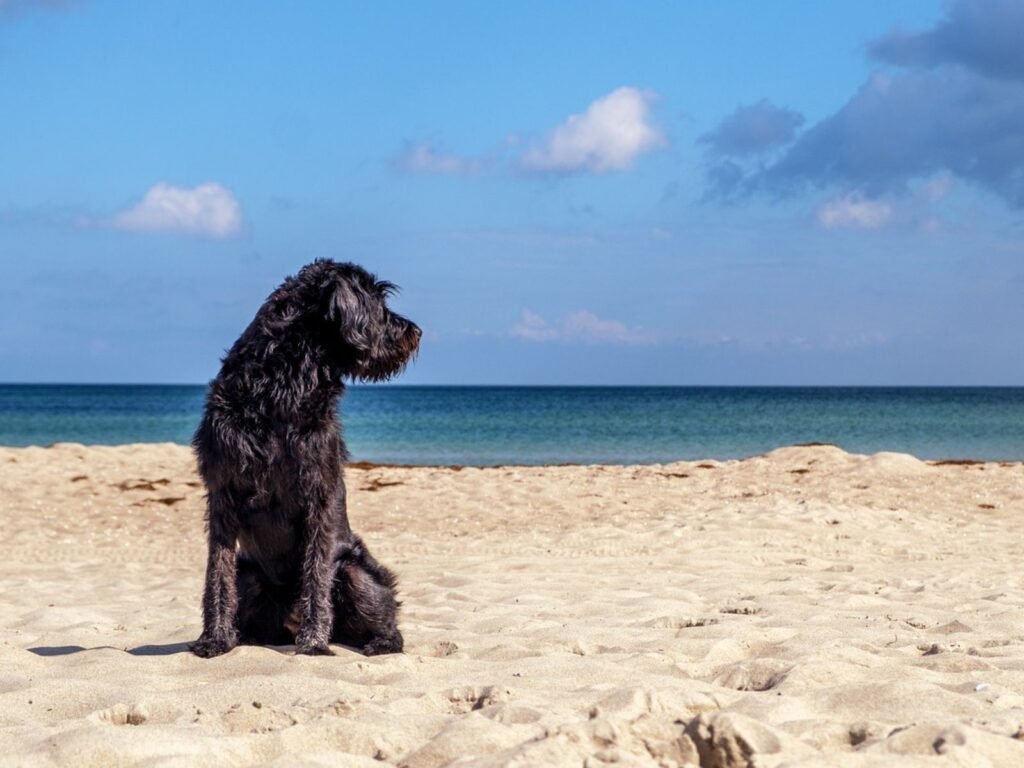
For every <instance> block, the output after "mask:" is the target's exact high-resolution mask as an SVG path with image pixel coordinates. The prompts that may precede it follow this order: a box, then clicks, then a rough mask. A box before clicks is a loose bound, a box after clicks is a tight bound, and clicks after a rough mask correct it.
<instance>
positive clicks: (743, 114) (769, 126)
mask: <svg viewBox="0 0 1024 768" xmlns="http://www.w3.org/2000/svg"><path fill="white" fill-rule="evenodd" d="M803 124H804V116H803V115H801V114H800V113H799V112H795V111H793V110H791V109H786V108H785V107H777V106H775V105H774V104H772V103H771V102H770V101H768V99H761V100H760V101H759V102H757V103H756V104H751V105H749V106H745V107H739V108H738V109H737V110H736V111H735V112H733V113H732V114H731V115H729V116H728V117H726V118H725V119H724V120H723V121H722V122H721V123H720V124H719V125H718V127H717V128H715V129H714V130H713V131H709V132H708V133H705V134H704V135H703V136H701V137H700V139H699V141H700V142H701V143H702V144H706V145H707V146H708V149H709V151H711V152H712V153H714V154H716V155H731V156H734V157H743V156H747V155H756V154H760V153H762V152H766V151H768V150H772V149H775V148H777V147H780V146H783V145H785V144H789V143H790V142H791V141H793V139H794V137H795V136H796V132H797V129H799V128H800V126H801V125H803Z"/></svg>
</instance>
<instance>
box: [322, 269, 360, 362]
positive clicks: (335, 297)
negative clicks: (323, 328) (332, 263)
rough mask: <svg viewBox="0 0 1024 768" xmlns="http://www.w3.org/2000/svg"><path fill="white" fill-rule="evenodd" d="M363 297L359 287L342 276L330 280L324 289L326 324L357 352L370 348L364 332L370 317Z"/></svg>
mask: <svg viewBox="0 0 1024 768" xmlns="http://www.w3.org/2000/svg"><path fill="white" fill-rule="evenodd" d="M365 298H366V297H365V296H364V294H363V292H362V290H361V289H360V288H358V287H357V286H355V285H354V284H353V283H352V282H351V281H350V280H347V279H345V278H344V277H342V276H338V277H336V278H335V279H333V280H331V281H330V282H329V283H328V284H327V286H326V287H325V290H324V316H325V317H326V319H327V323H328V325H330V326H331V327H332V328H334V329H336V330H337V332H338V334H339V335H340V336H341V338H342V339H343V340H344V341H345V342H346V343H347V344H348V345H349V346H351V347H353V348H354V349H356V350H357V351H359V352H366V351H367V350H369V349H370V339H369V338H368V337H367V334H366V331H367V328H368V326H369V321H370V318H369V316H368V315H367V311H366V301H365Z"/></svg>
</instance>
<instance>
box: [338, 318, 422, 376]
mask: <svg viewBox="0 0 1024 768" xmlns="http://www.w3.org/2000/svg"><path fill="white" fill-rule="evenodd" d="M419 344H420V329H419V328H418V327H417V326H416V325H415V324H413V323H410V322H409V321H407V320H403V321H402V327H401V329H400V330H399V331H398V333H397V334H395V335H394V336H389V338H388V339H387V340H386V341H385V342H384V343H383V344H382V345H381V349H377V350H373V351H372V352H371V353H370V354H369V356H367V357H366V358H365V359H364V360H363V361H362V363H361V365H360V366H359V367H358V369H357V370H356V371H355V373H354V377H355V378H356V379H360V380H361V381H368V382H375V381H387V380H388V379H390V378H392V377H393V376H395V375H397V374H398V373H400V372H401V371H402V370H404V369H405V366H406V365H408V363H409V361H410V360H412V359H413V358H414V357H415V356H416V353H417V352H418V351H419Z"/></svg>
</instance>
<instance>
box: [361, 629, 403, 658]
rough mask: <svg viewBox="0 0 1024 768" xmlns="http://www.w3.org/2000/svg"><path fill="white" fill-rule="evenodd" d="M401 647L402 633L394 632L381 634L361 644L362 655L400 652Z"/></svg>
mask: <svg viewBox="0 0 1024 768" xmlns="http://www.w3.org/2000/svg"><path fill="white" fill-rule="evenodd" d="M402 647H403V642H402V633H401V632H395V634H393V635H382V636H381V637H375V638H373V640H371V641H370V642H368V643H367V644H366V645H364V646H363V655H364V656H383V655H384V654H387V653H401V652H402Z"/></svg>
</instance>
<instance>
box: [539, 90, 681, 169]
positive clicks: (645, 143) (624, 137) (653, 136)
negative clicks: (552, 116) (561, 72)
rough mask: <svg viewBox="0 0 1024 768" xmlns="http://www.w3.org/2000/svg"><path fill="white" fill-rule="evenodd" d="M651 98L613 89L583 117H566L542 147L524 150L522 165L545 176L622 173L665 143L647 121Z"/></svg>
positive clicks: (643, 93)
mask: <svg viewBox="0 0 1024 768" xmlns="http://www.w3.org/2000/svg"><path fill="white" fill-rule="evenodd" d="M654 99H655V94H654V93H653V92H651V91H645V90H640V89H638V88H631V87H622V88H617V89H615V90H614V91H612V92H611V93H609V94H608V95H607V96H603V97H601V98H600V99H598V100H597V101H595V102H593V103H592V104H591V105H590V106H588V107H587V109H586V110H585V111H584V112H583V113H581V114H575V115H570V116H569V118H568V119H567V120H566V121H565V122H564V123H562V124H561V125H559V126H558V127H557V128H555V129H554V131H552V132H551V134H550V135H549V136H548V137H547V138H546V139H545V140H544V142H543V143H542V144H541V145H540V146H536V147H533V148H531V149H528V150H527V151H526V152H525V153H524V154H523V156H522V158H521V161H522V164H523V165H524V166H525V167H526V168H527V169H529V170H531V171H537V172H547V173H606V172H608V171H624V170H626V169H628V168H630V167H631V166H632V165H633V163H634V162H635V161H636V159H637V158H638V157H639V156H640V155H642V154H644V153H646V152H650V151H652V150H654V149H658V148H660V147H664V146H666V145H667V143H668V141H667V139H666V138H665V135H664V134H663V133H662V131H661V129H660V128H659V127H658V126H657V125H655V123H654V122H653V121H652V119H651V105H652V103H653V101H654Z"/></svg>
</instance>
